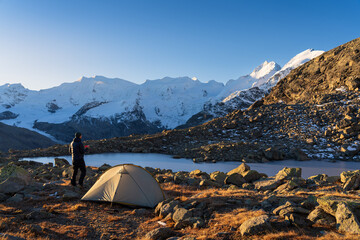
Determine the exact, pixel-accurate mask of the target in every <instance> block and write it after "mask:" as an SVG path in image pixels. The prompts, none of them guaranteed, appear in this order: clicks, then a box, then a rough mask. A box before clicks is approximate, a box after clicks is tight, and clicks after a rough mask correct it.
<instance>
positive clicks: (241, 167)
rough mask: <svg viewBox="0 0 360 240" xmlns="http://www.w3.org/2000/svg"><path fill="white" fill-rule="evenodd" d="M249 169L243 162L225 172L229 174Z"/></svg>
mask: <svg viewBox="0 0 360 240" xmlns="http://www.w3.org/2000/svg"><path fill="white" fill-rule="evenodd" d="M249 170H250V167H249V166H248V165H247V164H245V163H242V164H241V165H239V166H238V167H237V168H234V169H233V170H231V171H230V172H228V173H227V175H231V174H233V173H238V174H242V173H244V172H246V171H249Z"/></svg>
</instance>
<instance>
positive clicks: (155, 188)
mask: <svg viewBox="0 0 360 240" xmlns="http://www.w3.org/2000/svg"><path fill="white" fill-rule="evenodd" d="M81 200H84V201H103V202H114V203H121V204H125V205H133V206H142V207H151V208H153V207H155V206H156V205H157V204H158V203H159V202H161V201H163V200H165V195H164V192H163V191H162V189H161V187H160V185H159V183H158V182H157V181H156V180H155V179H154V177H153V176H152V175H151V174H150V173H149V172H148V171H146V170H145V169H144V168H142V167H140V166H136V165H133V164H121V165H117V166H114V167H112V168H110V169H108V170H107V171H106V172H104V173H103V174H102V175H101V177H100V178H99V179H98V180H97V181H96V183H95V184H94V185H93V186H92V187H91V188H90V189H89V191H88V192H87V193H86V194H85V195H84V196H83V197H82V198H81Z"/></svg>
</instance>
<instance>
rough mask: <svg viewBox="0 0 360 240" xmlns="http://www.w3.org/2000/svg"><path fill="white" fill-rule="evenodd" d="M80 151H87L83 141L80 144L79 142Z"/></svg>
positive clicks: (82, 152)
mask: <svg viewBox="0 0 360 240" xmlns="http://www.w3.org/2000/svg"><path fill="white" fill-rule="evenodd" d="M79 152H80V153H81V154H84V153H85V148H84V145H83V144H82V142H80V144H79Z"/></svg>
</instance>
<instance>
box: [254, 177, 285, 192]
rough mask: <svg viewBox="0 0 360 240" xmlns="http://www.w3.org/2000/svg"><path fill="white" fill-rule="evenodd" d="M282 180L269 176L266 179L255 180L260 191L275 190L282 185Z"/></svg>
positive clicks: (256, 187)
mask: <svg viewBox="0 0 360 240" xmlns="http://www.w3.org/2000/svg"><path fill="white" fill-rule="evenodd" d="M280 184H281V181H280V180H277V179H272V178H267V179H264V180H258V181H255V182H254V185H255V189H257V190H259V191H267V190H271V191H272V190H274V189H276V188H277V187H278V186H280Z"/></svg>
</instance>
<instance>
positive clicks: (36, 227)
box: [25, 224, 43, 235]
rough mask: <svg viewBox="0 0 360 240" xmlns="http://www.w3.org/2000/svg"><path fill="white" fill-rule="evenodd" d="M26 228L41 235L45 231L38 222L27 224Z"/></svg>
mask: <svg viewBox="0 0 360 240" xmlns="http://www.w3.org/2000/svg"><path fill="white" fill-rule="evenodd" d="M25 229H26V230H27V231H29V232H31V233H34V234H36V235H40V234H42V232H43V229H42V227H40V226H39V225H36V224H30V225H26V226H25Z"/></svg>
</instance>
